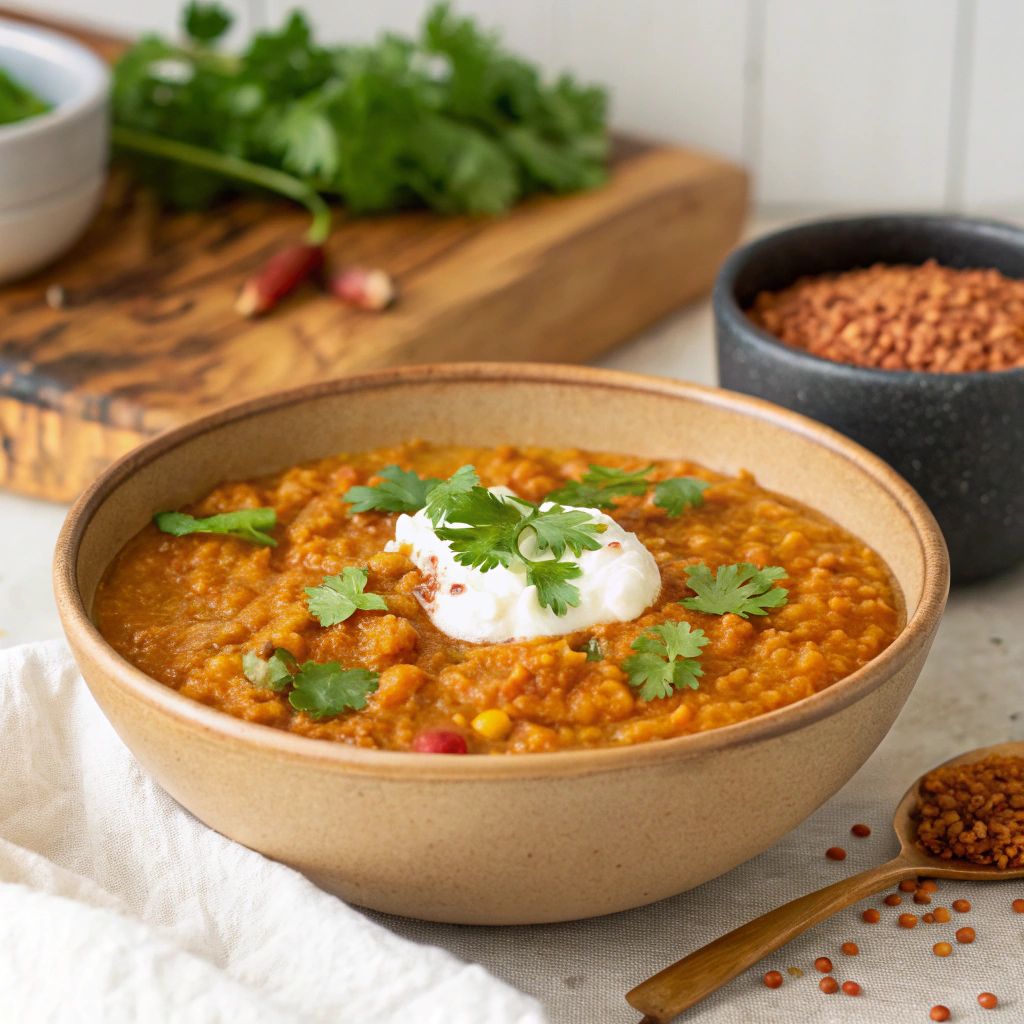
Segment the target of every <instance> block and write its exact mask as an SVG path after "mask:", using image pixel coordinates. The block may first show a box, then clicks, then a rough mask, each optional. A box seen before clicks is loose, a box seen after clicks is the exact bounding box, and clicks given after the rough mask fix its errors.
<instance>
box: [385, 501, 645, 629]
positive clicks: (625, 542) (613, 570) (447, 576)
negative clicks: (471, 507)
mask: <svg viewBox="0 0 1024 1024" xmlns="http://www.w3.org/2000/svg"><path fill="white" fill-rule="evenodd" d="M492 490H493V491H494V493H496V494H510V493H511V492H509V491H507V490H505V489H504V488H497V487H496V488H492ZM550 507H551V503H550V502H548V503H546V504H544V505H542V506H541V508H542V509H547V508H550ZM564 507H565V508H570V507H572V506H564ZM582 511H584V512H587V513H588V514H589V515H590V516H591V517H593V519H594V520H595V521H596V522H599V523H601V524H603V525H604V526H605V527H606V529H605V531H604V533H601V534H598V535H597V536H596V540H598V541H599V542H600V544H601V547H600V548H598V549H597V550H596V551H584V552H583V553H582V554H581V555H579V557H577V556H575V555H573V554H572V552H571V551H566V552H565V553H564V554H563V556H562V559H561V560H562V561H574V562H576V563H577V565H579V567H580V569H581V570H582V571H583V575H582V576H581V577H580V578H579V579H575V580H573V581H572V583H573V585H574V586H575V587H576V588H577V589H578V590H579V592H580V603H579V604H578V605H577V606H576V607H575V608H573V607H570V608H569V610H568V612H567V614H565V615H556V614H555V613H554V612H553V611H552V610H551V609H550V608H542V607H541V605H540V602H539V601H538V600H537V588H536V587H534V586H528V585H527V583H526V569H525V567H524V566H521V565H520V566H516V567H513V568H511V569H506V568H505V567H504V566H500V565H499V566H497V567H496V568H494V569H490V570H488V571H487V572H481V571H480V570H479V569H470V568H467V567H466V566H464V565H459V563H458V562H456V561H455V557H454V555H453V553H452V550H451V546H450V545H449V543H448V542H447V541H445V540H442V539H441V538H440V537H438V536H437V534H436V533H435V532H434V526H433V524H432V523H431V521H430V519H429V518H428V517H427V516H426V514H425V513H424V512H423V511H420V512H417V513H416V514H415V515H411V516H410V515H401V516H399V517H398V522H397V523H396V525H395V539H394V540H393V541H391V542H389V543H388V545H387V550H389V551H398V550H402V549H404V548H406V547H408V549H409V557H410V558H411V559H412V561H413V562H414V563H415V564H416V567H417V568H418V569H419V570H420V572H421V573H422V574H423V577H424V582H423V585H422V586H421V587H419V588H418V591H417V594H416V596H417V598H418V599H419V602H420V604H421V605H422V606H423V608H424V610H425V611H426V613H427V615H429V616H430V620H431V622H433V623H434V625H435V626H437V628H438V629H439V630H441V632H442V633H447V634H448V636H451V637H455V638H456V639H459V640H468V641H471V642H474V643H502V642H504V641H506V640H514V639H516V640H525V639H529V638H530V637H535V636H555V635H558V634H560V633H572V632H574V631H575V630H578V629H586V628H588V627H590V626H596V625H598V624H599V623H602V622H628V621H629V620H630V619H635V618H636V617H637V616H638V615H640V614H642V612H643V611H644V609H645V608H647V607H648V606H649V605H650V604H652V603H653V601H654V600H655V599H656V598H657V596H658V594H659V593H660V592H661V573H660V571H659V569H658V564H657V562H655V560H654V556H653V555H652V554H651V553H650V552H649V551H648V550H647V548H645V547H644V545H643V544H642V543H641V542H640V539H639V538H638V537H637V536H636V534H634V533H630V532H628V531H627V530H624V529H623V528H622V527H621V526H619V524H618V523H616V522H615V520H614V519H612V518H611V516H607V515H605V514H604V513H603V512H599V511H598V510H597V509H592V508H586V509H582ZM456 525H457V524H456ZM522 549H523V554H524V555H526V556H527V557H528V558H544V557H550V553H546V555H537V554H536V548H535V547H533V546H532V536H531V537H524V538H523V541H522Z"/></svg>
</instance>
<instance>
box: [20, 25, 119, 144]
mask: <svg viewBox="0 0 1024 1024" xmlns="http://www.w3.org/2000/svg"><path fill="white" fill-rule="evenodd" d="M17 41H20V42H22V43H24V44H25V45H24V46H23V47H21V48H22V49H24V50H26V51H27V52H30V53H31V54H33V55H34V56H36V57H38V58H39V60H40V61H41V62H43V63H47V64H54V63H58V55H60V56H63V57H64V58H65V60H66V58H67V57H68V56H70V57H71V59H72V61H73V63H74V67H75V71H76V77H77V79H78V88H77V90H76V92H75V94H74V95H73V96H71V97H70V98H69V99H67V100H65V101H64V102H63V103H58V104H57V105H56V106H54V107H53V109H52V110H48V111H46V113H44V114H35V115H33V116H32V117H26V118H24V119H23V120H21V121H13V122H12V123H11V124H5V125H0V144H6V143H7V142H13V141H14V140H16V139H23V138H27V137H29V136H31V135H39V134H41V133H43V132H49V131H52V130H60V128H61V127H62V126H64V125H65V124H66V123H67V122H68V121H73V120H77V119H78V118H80V117H82V116H83V115H87V114H89V113H91V112H92V111H93V110H96V109H97V108H100V107H102V106H103V105H104V104H105V103H106V102H107V96H108V95H109V93H110V81H111V76H110V69H109V68H108V67H107V65H106V64H104V63H103V61H102V60H100V58H99V57H97V56H96V54H94V53H93V52H92V51H91V50H89V49H88V48H87V47H85V46H83V45H82V44H81V43H79V42H78V41H77V40H75V39H72V38H71V37H70V36H68V35H65V34H64V33H63V32H55V31H53V30H52V29H48V28H41V27H39V26H36V25H32V24H28V23H25V22H21V21H15V20H13V19H9V18H2V17H0V44H4V43H10V44H13V43H15V42H17Z"/></svg>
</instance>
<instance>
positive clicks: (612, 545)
mask: <svg viewBox="0 0 1024 1024" xmlns="http://www.w3.org/2000/svg"><path fill="white" fill-rule="evenodd" d="M606 547H609V548H621V547H622V545H621V544H620V543H619V542H618V541H617V540H613V541H611V542H610V543H609V544H607V545H606Z"/></svg>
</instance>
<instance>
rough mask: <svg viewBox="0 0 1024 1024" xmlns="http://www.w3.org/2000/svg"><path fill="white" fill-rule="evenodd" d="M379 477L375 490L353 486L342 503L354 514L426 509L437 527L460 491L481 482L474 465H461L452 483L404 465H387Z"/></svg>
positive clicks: (410, 512) (453, 476)
mask: <svg viewBox="0 0 1024 1024" xmlns="http://www.w3.org/2000/svg"><path fill="white" fill-rule="evenodd" d="M377 476H379V477H382V478H383V482H382V483H379V484H374V485H373V487H367V486H365V485H360V486H358V487H350V488H349V489H348V490H347V491H346V492H345V493H344V494H343V495H342V501H350V502H352V508H351V509H350V510H349V511H350V514H351V515H355V514H356V513H357V512H407V513H409V514H410V515H412V514H413V513H414V512H419V510H420V509H421V508H426V510H427V515H428V516H430V520H431V522H432V523H433V524H434V525H435V526H436V525H437V524H438V522H439V521H440V518H441V516H442V515H443V514H444V506H445V503H446V502H447V501H448V500H449V499H450V498H451V497H452V495H454V494H457V493H458V492H460V491H466V490H469V489H470V488H471V487H475V486H476V485H477V484H479V483H480V478H479V477H478V476H477V475H476V470H474V469H473V467H472V466H460V467H459V468H458V469H457V470H456V471H455V472H454V473H453V474H452V476H451V477H450V478H449V479H448V480H439V479H438V478H437V477H433V476H431V477H421V476H418V475H417V474H416V473H414V472H412V470H408V469H402V468H401V466H397V465H390V466H385V467H384V468H383V469H382V470H380V472H379V473H377Z"/></svg>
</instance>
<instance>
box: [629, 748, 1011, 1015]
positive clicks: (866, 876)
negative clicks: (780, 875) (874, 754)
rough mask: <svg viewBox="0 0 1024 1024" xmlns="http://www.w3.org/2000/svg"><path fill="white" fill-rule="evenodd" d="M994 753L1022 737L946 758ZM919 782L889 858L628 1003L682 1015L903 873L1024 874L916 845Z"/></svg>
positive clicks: (751, 928)
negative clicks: (894, 854) (897, 845)
mask: <svg viewBox="0 0 1024 1024" xmlns="http://www.w3.org/2000/svg"><path fill="white" fill-rule="evenodd" d="M990 754H1001V755H1003V756H1010V757H1024V743H1000V744H998V745H997V746H994V747H982V748H981V749H979V750H972V751H969V752H968V753H966V754H961V755H960V756H959V757H954V758H953V759H952V760H950V761H946V762H945V763H946V764H968V763H970V762H972V761H980V760H981V759H982V758H984V757H988V756H989V755H990ZM922 778H923V776H922ZM920 782H921V779H918V780H917V782H915V783H914V784H913V786H911V787H910V789H908V790H907V792H906V794H905V795H904V797H903V799H902V800H901V801H900V804H899V807H897V808H896V814H895V815H894V817H893V827H894V828H895V829H896V835H897V836H898V837H899V840H900V847H901V849H900V852H899V856H897V857H896V858H895V859H894V860H891V861H889V863H888V864H882V865H881V866H879V867H876V868H869V869H868V870H867V871H862V872H861V873H860V874H859V875H853V876H851V877H850V878H844V879H843V880H842V881H841V882H836V883H835V884H834V885H830V886H827V887H826V888H824V889H819V890H818V891H817V892H812V893H810V894H808V895H807V896H801V897H799V899H795V900H792V901H791V902H789V903H787V904H786V905H785V906H782V907H779V908H778V909H776V910H770V911H769V912H768V913H767V914H762V915H761V916H760V917H759V918H757V919H756V920H753V921H750V922H749V923H748V924H744V925H741V926H740V927H739V928H735V929H733V930H732V931H731V932H729V934H728V935H723V936H722V937H721V938H720V939H715V941H714V942H709V943H708V944H707V945H706V946H704V947H703V948H702V949H698V950H697V951H696V952H695V953H691V954H690V955H689V956H688V957H684V958H683V959H682V960H679V961H677V962H676V963H674V964H672V966H671V967H666V968H665V969H664V970H663V971H659V972H658V973H657V974H655V975H654V976H653V977H652V978H648V979H647V981H645V982H642V983H641V984H639V985H637V987H636V988H634V989H632V990H631V991H629V992H627V993H626V1002H628V1003H629V1004H630V1006H633V1007H635V1008H636V1009H637V1010H639V1011H640V1012H641V1013H643V1014H646V1016H645V1017H644V1018H643V1020H642V1021H641V1022H640V1024H668V1022H669V1021H671V1020H672V1019H673V1018H674V1017H675V1016H676V1015H677V1014H680V1013H682V1012H683V1010H686V1009H688V1008H689V1007H691V1006H693V1004H694V1003H698V1002H700V1000H702V999H703V998H704V997H705V996H709V995H711V993H712V992H715V991H717V990H718V989H720V988H721V987H722V986H723V985H724V984H725V983H726V982H729V981H732V979H733V978H735V977H736V975H738V974H742V973H743V972H744V971H745V970H746V969H747V968H748V967H751V966H753V965H754V964H756V963H757V961H758V960H760V959H761V958H762V957H765V956H767V955H768V954H769V953H772V952H774V951H775V950H776V949H778V948H779V947H780V946H784V945H785V944H786V943H787V942H789V941H790V940H791V939H795V938H796V937H797V936H798V935H800V934H802V933H803V932H805V931H807V929H808V928H811V927H813V926H814V925H816V924H818V922H819V921H824V920H825V918H826V917H831V916H832V915H833V914H835V913H837V912H838V911H840V910H843V909H844V908H846V907H848V906H850V905H851V904H853V903H856V902H857V901H858V900H862V899H864V897H865V896H871V895H873V894H874V893H876V892H881V891H882V890H883V889H887V888H888V887H889V886H890V885H894V884H895V883H897V882H899V881H901V880H902V879H904V878H917V877H919V876H921V875H924V876H926V877H929V878H955V879H959V880H963V881H982V882H991V881H995V880H1003V879H1009V878H1022V877H1024V868H1014V869H1012V870H1000V869H999V868H997V867H984V866H981V865H978V864H969V863H967V862H966V861H962V860H941V859H940V858H938V857H933V856H931V855H930V854H927V853H925V852H924V851H923V850H921V849H919V848H918V847H917V845H916V839H917V822H916V821H915V820H914V812H915V811H916V810H917V792H918V786H919V785H920Z"/></svg>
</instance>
